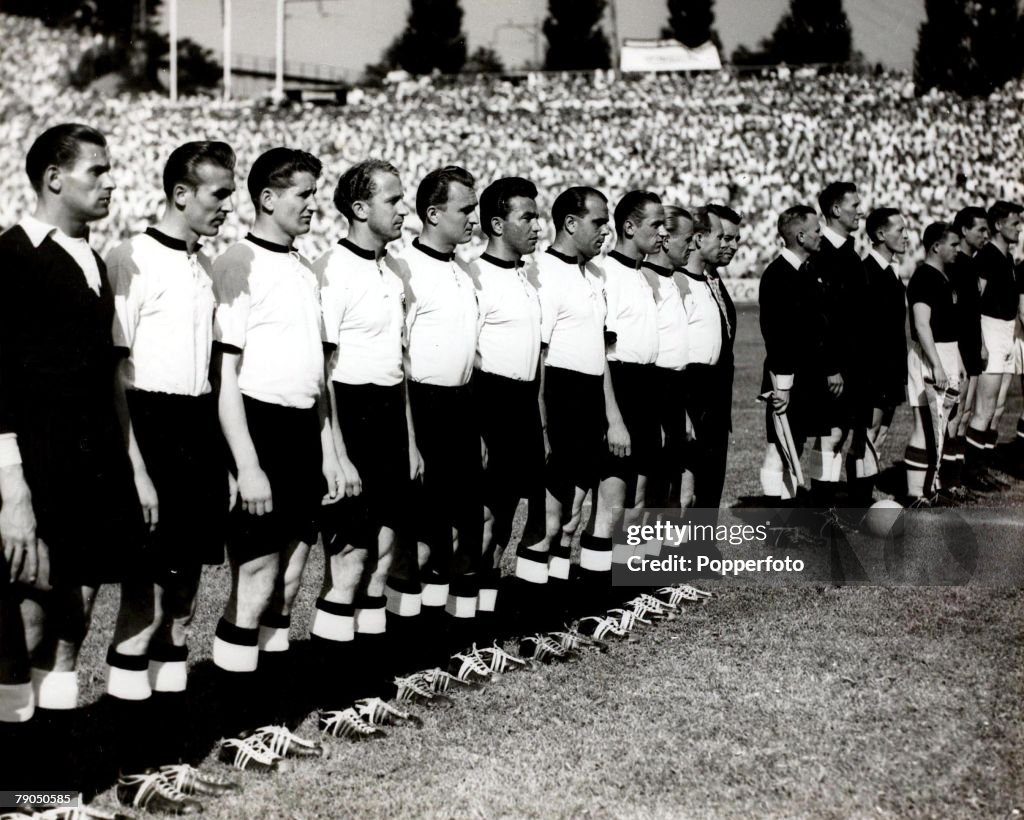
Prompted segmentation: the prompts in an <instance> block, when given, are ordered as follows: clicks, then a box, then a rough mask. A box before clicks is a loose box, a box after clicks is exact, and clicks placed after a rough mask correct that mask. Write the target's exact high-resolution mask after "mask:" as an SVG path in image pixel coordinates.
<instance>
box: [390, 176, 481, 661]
mask: <svg viewBox="0 0 1024 820" xmlns="http://www.w3.org/2000/svg"><path fill="white" fill-rule="evenodd" d="M475 184H476V183H475V180H474V178H473V175H472V174H470V173H469V172H468V171H466V170H465V169H463V168H459V167H457V166H453V165H450V166H447V167H445V168H441V169H438V170H436V171H431V172H430V173H429V174H427V175H426V177H424V178H423V181H422V182H420V185H419V188H418V189H417V191H416V211H417V213H418V214H419V217H420V220H421V221H422V223H423V229H422V233H421V234H420V236H419V237H418V238H417V239H415V240H413V243H412V245H411V247H409V248H407V249H405V250H404V251H403V252H402V253H401V254H400V255H399V257H398V259H397V268H396V269H397V270H398V271H399V275H400V277H401V279H402V281H403V285H404V290H405V311H406V315H405V332H406V347H405V373H406V379H407V385H408V387H407V389H408V391H409V404H410V407H411V411H412V420H413V423H414V425H415V437H416V443H417V445H418V447H419V451H420V453H422V457H423V482H422V487H421V488H420V489H421V490H422V492H420V493H419V494H418V502H417V504H416V511H417V512H416V516H417V518H416V520H417V532H416V533H415V537H416V539H417V542H418V544H419V556H418V561H417V566H409V567H397V566H396V568H395V570H393V573H392V574H393V575H395V576H396V578H400V579H401V580H402V581H403V582H407V581H410V580H413V579H414V578H415V573H416V571H417V569H418V571H419V573H420V576H419V579H420V581H421V589H422V599H421V600H422V610H423V611H422V614H421V615H420V619H421V624H422V627H423V629H424V630H426V632H425V634H423V635H422V636H421V646H422V647H423V649H424V652H425V654H424V657H423V660H424V661H425V662H426V663H427V664H428V665H433V663H432V662H433V661H434V659H435V658H437V657H440V656H441V655H448V654H450V653H452V652H453V651H456V650H459V649H461V648H463V647H464V646H466V645H468V644H469V643H470V641H471V639H472V637H473V631H474V629H475V626H474V620H473V619H475V617H476V610H477V599H478V594H479V574H478V570H479V568H480V560H481V549H482V547H481V540H482V537H483V535H482V533H483V498H482V493H481V484H482V445H481V440H480V430H479V423H478V420H477V418H476V413H475V411H474V407H473V397H472V393H471V389H470V379H471V377H472V374H473V361H474V358H475V356H476V339H477V329H478V321H479V313H478V309H477V303H476V295H475V293H474V289H473V281H472V279H470V277H469V276H468V275H467V273H466V271H465V269H464V266H463V265H462V263H461V262H459V261H458V260H457V259H456V257H455V249H456V247H458V246H459V245H461V244H464V243H466V242H468V241H469V240H470V239H471V238H472V236H473V228H474V227H475V226H476V224H477V219H476V208H477V195H476V190H475ZM453 533H454V536H453ZM445 613H447V617H446V614H445Z"/></svg>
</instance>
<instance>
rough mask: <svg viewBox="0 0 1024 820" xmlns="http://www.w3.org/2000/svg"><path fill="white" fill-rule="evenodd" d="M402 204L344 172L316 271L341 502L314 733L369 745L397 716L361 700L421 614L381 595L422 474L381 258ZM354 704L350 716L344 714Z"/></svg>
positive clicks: (415, 605) (391, 181) (331, 530)
mask: <svg viewBox="0 0 1024 820" xmlns="http://www.w3.org/2000/svg"><path fill="white" fill-rule="evenodd" d="M403 194H404V191H403V188H402V182H401V180H400V179H399V176H398V170H397V169H396V168H395V167H394V166H393V165H391V164H390V163H388V162H384V161H382V160H365V161H363V162H360V163H357V164H356V165H353V166H352V167H351V168H349V169H348V170H347V171H345V173H343V174H342V175H341V177H340V178H339V180H338V184H337V187H336V188H335V191H334V204H335V207H337V209H338V211H340V212H341V214H342V215H343V216H344V217H345V218H346V219H347V220H348V225H349V230H348V236H346V237H345V238H344V239H342V240H340V241H339V242H338V243H337V244H336V245H334V246H333V247H332V248H331V249H330V250H328V251H327V253H325V254H324V255H323V256H321V257H320V259H318V260H317V262H316V263H315V264H314V265H313V269H314V270H315V271H316V274H317V278H318V280H319V283H320V302H321V305H322V307H323V317H324V346H325V356H326V357H327V374H326V379H327V386H328V393H329V396H330V399H331V409H332V415H331V424H332V428H333V432H334V445H335V450H336V452H337V454H338V460H339V463H340V465H341V469H342V472H343V473H344V475H345V479H346V486H345V493H346V495H347V496H349V497H348V498H346V499H345V500H344V501H342V502H341V503H340V504H337V505H335V506H334V507H331V508H328V514H327V516H325V522H324V533H323V542H324V550H325V556H326V559H327V567H328V571H327V572H325V573H324V585H323V589H322V591H321V596H320V598H319V599H318V600H317V602H316V605H315V610H314V614H313V619H312V622H311V624H310V633H311V634H312V638H313V643H314V646H316V647H317V649H318V653H319V655H320V660H321V663H320V664H319V672H318V677H319V682H320V684H321V692H320V695H319V697H318V700H319V705H320V707H321V708H322V709H323V710H324V712H323V713H322V717H321V721H322V723H321V725H322V726H323V727H324V728H325V730H326V731H328V732H329V733H331V734H333V735H335V736H346V737H354V738H361V737H366V736H368V735H370V734H372V733H373V732H372V731H368V728H370V729H372V727H368V724H374V723H376V722H379V721H382V720H384V719H387V718H393V717H395V714H394V710H393V709H392V708H391V707H387V706H386V705H384V704H382V702H381V701H380V700H379V699H377V697H373V698H369V697H367V696H371V695H372V696H379V695H381V694H383V693H384V692H385V691H386V688H385V687H386V684H387V676H388V674H389V673H391V672H393V671H396V669H395V667H396V665H401V664H402V663H404V662H406V661H407V659H408V656H409V654H410V652H411V651H412V650H411V648H410V646H409V643H410V641H411V640H412V636H411V635H410V632H411V631H412V624H414V622H415V621H414V618H415V615H416V614H417V613H418V611H419V602H420V590H419V587H418V586H415V587H408V588H401V589H394V588H393V587H390V588H389V587H388V573H389V571H390V569H391V566H392V563H393V558H394V554H395V550H396V549H397V548H398V544H399V543H400V538H399V534H400V533H401V532H402V531H403V526H402V522H403V520H404V518H405V517H406V516H407V515H408V513H409V509H408V506H409V500H410V497H411V495H410V481H411V480H412V479H413V478H415V477H416V476H418V474H419V455H418V451H417V449H416V446H415V439H414V438H411V437H410V431H409V425H408V414H407V405H408V400H407V396H406V390H405V374H404V371H403V369H402V335H403V330H402V328H403V322H404V319H405V317H404V313H403V300H404V293H403V287H402V281H401V279H400V278H399V277H398V276H397V275H396V273H395V269H394V265H395V263H394V259H393V258H392V257H391V256H389V255H388V251H387V246H388V243H390V242H393V241H394V240H396V239H398V238H399V237H400V236H401V235H402V226H403V224H404V222H405V217H406V215H408V213H409V209H408V208H407V207H406V205H405V202H404V201H403ZM410 445H411V446H410ZM396 583H398V582H396ZM398 586H399V587H401V586H402V585H401V583H398ZM385 596H386V597H385ZM386 609H390V613H391V618H390V619H389V618H388V616H387V614H386ZM389 620H390V621H391V626H393V627H394V628H393V629H389V628H388V627H389V623H388V621H389ZM389 633H390V637H391V640H388V636H389ZM389 656H391V657H393V658H394V662H391V661H389V660H388V658H389ZM357 697H359V698H360V699H359V700H357V701H355V708H352V709H350V708H345V707H348V706H350V705H351V704H352V702H353V700H354V699H355V698H357Z"/></svg>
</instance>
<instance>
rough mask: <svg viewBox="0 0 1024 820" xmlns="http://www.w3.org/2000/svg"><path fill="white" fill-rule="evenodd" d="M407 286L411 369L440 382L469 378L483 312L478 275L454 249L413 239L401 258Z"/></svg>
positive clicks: (414, 376) (456, 383) (415, 377)
mask: <svg viewBox="0 0 1024 820" xmlns="http://www.w3.org/2000/svg"><path fill="white" fill-rule="evenodd" d="M395 270H396V272H397V274H398V276H399V278H400V279H401V280H402V284H403V287H404V289H405V344H406V347H405V374H406V376H407V377H408V378H409V379H411V380H412V381H415V382H422V383H423V384H433V385H437V386H439V387H461V386H463V385H465V384H468V383H469V379H470V377H471V376H472V375H473V361H474V359H475V358H476V337H477V329H478V322H479V314H478V312H477V304H476V289H475V288H474V287H473V280H472V279H471V278H470V277H469V274H468V273H466V271H465V269H464V268H463V266H462V264H461V263H460V262H458V261H457V260H456V259H455V257H454V255H452V254H442V253H439V252H438V251H435V250H433V249H432V248H428V247H426V246H425V245H421V244H420V242H419V240H418V239H417V240H413V243H412V245H410V246H409V247H408V248H406V249H405V250H404V251H403V252H402V253H401V254H399V255H398V256H397V257H396V258H395Z"/></svg>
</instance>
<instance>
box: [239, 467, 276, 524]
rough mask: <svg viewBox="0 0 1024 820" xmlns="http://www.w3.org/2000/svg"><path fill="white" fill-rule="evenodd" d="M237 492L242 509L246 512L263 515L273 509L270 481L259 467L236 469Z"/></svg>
mask: <svg viewBox="0 0 1024 820" xmlns="http://www.w3.org/2000/svg"><path fill="white" fill-rule="evenodd" d="M238 494H239V495H240V496H241V497H242V509H243V510H245V511H246V512H247V513H252V514H253V515H264V514H265V513H269V512H273V511H274V501H273V499H272V498H271V495H270V481H269V480H268V479H267V474H266V473H264V472H263V470H261V469H260V468H259V467H250V468H248V469H246V470H239V471H238Z"/></svg>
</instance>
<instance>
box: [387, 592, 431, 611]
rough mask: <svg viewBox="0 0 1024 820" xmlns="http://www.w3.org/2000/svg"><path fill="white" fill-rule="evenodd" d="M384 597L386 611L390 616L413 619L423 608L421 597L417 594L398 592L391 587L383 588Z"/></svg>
mask: <svg viewBox="0 0 1024 820" xmlns="http://www.w3.org/2000/svg"><path fill="white" fill-rule="evenodd" d="M384 597H386V598H387V599H388V602H387V605H386V608H387V611H388V612H390V613H391V614H392V615H400V616H402V617H403V618H414V617H416V616H417V615H419V614H420V610H421V609H422V608H423V596H422V594H421V593H419V592H398V591H397V590H394V589H392V588H391V587H384Z"/></svg>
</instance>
